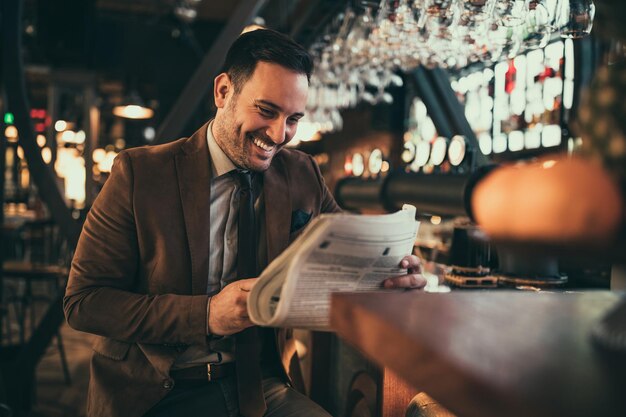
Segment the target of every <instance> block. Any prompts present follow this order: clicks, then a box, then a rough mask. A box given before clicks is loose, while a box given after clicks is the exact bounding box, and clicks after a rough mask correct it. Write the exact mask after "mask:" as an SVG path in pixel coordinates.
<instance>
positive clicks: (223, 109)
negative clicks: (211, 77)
mask: <svg viewBox="0 0 626 417" xmlns="http://www.w3.org/2000/svg"><path fill="white" fill-rule="evenodd" d="M308 89H309V85H308V81H307V77H306V75H305V74H300V73H297V72H295V71H292V70H289V69H287V68H285V67H282V66H280V65H278V64H272V63H268V62H263V61H260V62H258V63H257V65H256V68H255V70H254V73H253V74H252V76H251V77H250V79H249V80H248V81H246V82H245V83H244V84H243V86H241V88H240V91H239V92H238V93H237V92H235V88H234V85H233V83H232V81H231V79H230V77H229V76H228V74H225V73H222V74H220V75H218V76H217V78H216V79H215V87H214V98H215V105H216V106H217V113H216V115H215V120H214V122H213V136H215V140H216V142H217V144H218V145H219V146H220V148H222V150H223V151H224V153H225V154H226V155H227V156H228V157H229V158H230V159H231V161H233V163H234V164H235V165H237V166H238V167H240V168H244V169H250V170H252V171H257V172H261V171H265V170H266V169H268V168H269V167H270V164H271V162H272V158H274V155H276V153H277V152H278V151H280V149H281V148H282V147H283V146H285V145H286V144H287V143H288V142H289V141H290V140H291V139H292V138H293V137H294V135H295V134H296V129H297V127H298V121H299V120H300V118H302V116H303V115H304V108H305V106H306V100H307V93H308Z"/></svg>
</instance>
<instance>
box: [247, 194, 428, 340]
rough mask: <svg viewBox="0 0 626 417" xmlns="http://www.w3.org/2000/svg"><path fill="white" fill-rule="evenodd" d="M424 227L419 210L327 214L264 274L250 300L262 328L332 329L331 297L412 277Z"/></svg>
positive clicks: (252, 318)
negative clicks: (406, 260) (405, 264)
mask: <svg viewBox="0 0 626 417" xmlns="http://www.w3.org/2000/svg"><path fill="white" fill-rule="evenodd" d="M418 227H419V222H417V221H416V220H415V207H413V206H408V205H405V206H404V207H403V209H402V210H400V211H398V212H396V213H393V214H386V215H353V214H343V213H342V214H325V215H321V216H319V217H318V218H316V219H314V220H313V221H312V222H311V224H309V226H307V229H306V230H305V231H304V232H303V233H302V235H301V236H300V237H299V238H298V239H297V240H296V241H295V242H293V243H292V244H291V245H290V246H289V248H287V250H286V251H285V252H283V254H281V255H280V256H279V257H278V258H276V259H275V260H274V261H273V262H272V263H271V264H270V265H269V266H268V267H267V268H266V269H265V271H264V272H263V273H262V274H261V276H260V277H259V280H258V281H257V283H256V284H255V285H254V287H253V288H252V291H251V293H250V297H249V299H248V313H249V315H250V318H251V320H252V321H253V322H254V323H255V324H258V325H262V326H271V327H293V328H305V329H314V330H330V317H329V314H330V294H331V293H333V292H341V291H375V290H380V289H381V287H382V282H383V281H384V280H385V279H386V278H389V277H392V276H398V275H403V274H406V269H401V268H400V267H399V264H400V260H401V259H402V258H403V257H404V256H406V255H408V254H410V253H411V252H412V250H413V244H414V242H415V237H416V234H417V230H418Z"/></svg>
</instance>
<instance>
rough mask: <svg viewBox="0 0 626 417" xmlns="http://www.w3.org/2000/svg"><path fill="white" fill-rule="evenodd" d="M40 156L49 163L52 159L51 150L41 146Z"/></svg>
mask: <svg viewBox="0 0 626 417" xmlns="http://www.w3.org/2000/svg"><path fill="white" fill-rule="evenodd" d="M41 158H42V159H43V161H44V162H45V163H46V164H49V163H50V161H52V150H50V148H43V149H42V150H41Z"/></svg>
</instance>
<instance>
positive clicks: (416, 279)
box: [383, 274, 426, 288]
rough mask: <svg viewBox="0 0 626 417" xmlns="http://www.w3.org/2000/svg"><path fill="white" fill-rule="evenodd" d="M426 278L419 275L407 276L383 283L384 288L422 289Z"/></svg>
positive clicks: (389, 279) (390, 279)
mask: <svg viewBox="0 0 626 417" xmlns="http://www.w3.org/2000/svg"><path fill="white" fill-rule="evenodd" d="M425 286H426V278H424V277H423V276H422V275H420V274H408V275H402V276H399V277H394V278H387V279H386V280H385V281H384V282H383V287H384V288H423V287H425Z"/></svg>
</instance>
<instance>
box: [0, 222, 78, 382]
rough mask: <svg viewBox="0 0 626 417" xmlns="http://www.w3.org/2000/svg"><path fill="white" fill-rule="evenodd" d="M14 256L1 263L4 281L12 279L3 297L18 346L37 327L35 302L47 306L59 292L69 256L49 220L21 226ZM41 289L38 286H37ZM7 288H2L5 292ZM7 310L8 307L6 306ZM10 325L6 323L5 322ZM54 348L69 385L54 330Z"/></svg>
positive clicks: (65, 277) (61, 347) (62, 351)
mask: <svg viewBox="0 0 626 417" xmlns="http://www.w3.org/2000/svg"><path fill="white" fill-rule="evenodd" d="M22 229H23V230H22V231H21V233H20V234H21V240H20V242H19V243H18V244H19V245H20V246H21V247H19V248H17V250H16V253H18V254H19V255H20V259H17V260H10V261H5V262H4V264H3V272H4V274H3V275H4V281H5V282H6V281H7V280H12V281H13V284H14V285H13V288H10V290H11V292H12V294H11V295H10V294H7V296H6V297H5V299H6V302H7V304H12V305H13V307H14V310H15V312H16V319H17V321H18V329H19V344H22V345H23V344H24V343H25V341H26V337H27V332H28V333H29V334H32V333H33V331H34V330H35V327H36V324H37V318H38V314H37V310H36V306H37V303H41V302H43V303H49V302H51V301H52V299H53V298H54V296H55V295H57V294H58V293H59V291H62V289H63V288H64V286H65V282H66V280H67V276H68V273H69V262H70V259H71V255H70V254H69V253H68V250H67V245H66V243H65V241H64V239H62V238H61V235H60V233H59V230H58V227H57V226H56V225H55V224H54V223H53V222H52V221H50V220H39V221H32V222H28V223H26V224H24V226H23V228H22ZM37 284H42V285H44V286H46V287H47V288H46V289H45V291H44V292H43V293H40V294H37V293H36V291H35V287H36V286H37ZM39 287H41V285H40V286H39ZM6 288H7V286H5V289H6ZM7 308H8V307H7ZM9 325H10V323H9ZM56 341H57V343H56V344H57V348H58V351H59V355H60V359H61V366H62V369H63V375H64V379H65V382H66V384H70V383H71V377H70V372H69V368H68V365H67V359H66V355H65V349H64V346H63V340H62V338H61V333H60V331H58V329H57V333H56Z"/></svg>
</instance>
